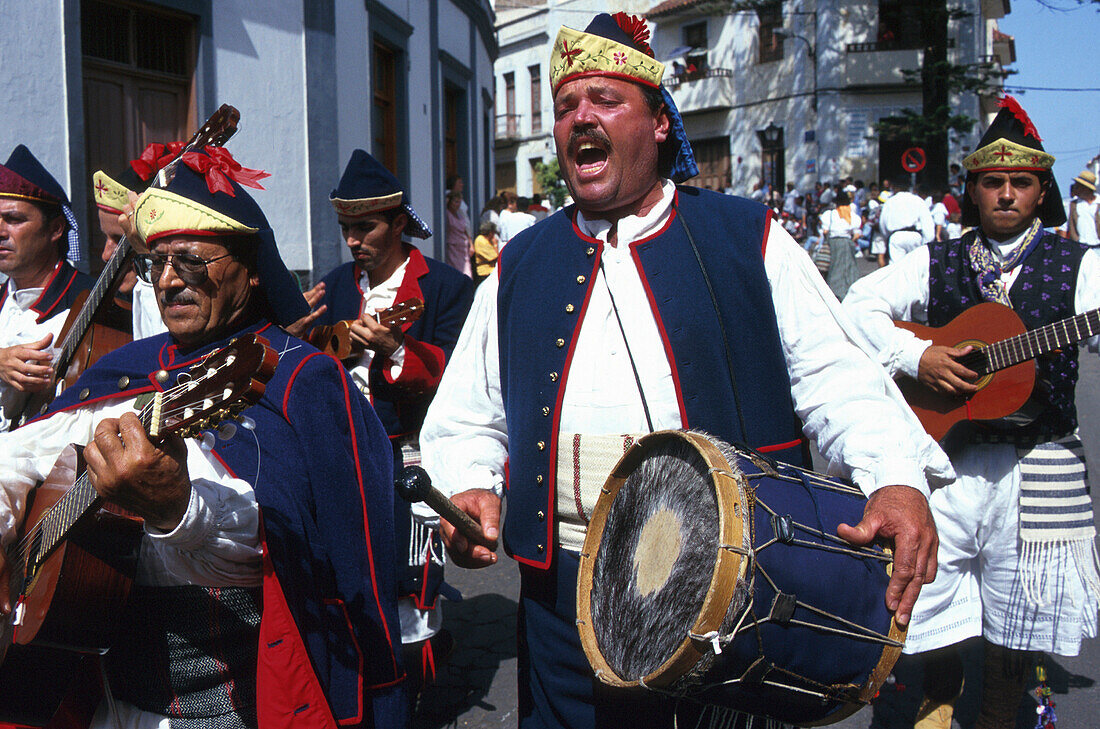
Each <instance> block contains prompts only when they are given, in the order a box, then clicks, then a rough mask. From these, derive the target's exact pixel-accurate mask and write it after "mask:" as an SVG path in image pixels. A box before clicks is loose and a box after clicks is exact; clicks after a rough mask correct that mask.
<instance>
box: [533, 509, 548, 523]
mask: <svg viewBox="0 0 1100 729" xmlns="http://www.w3.org/2000/svg"><path fill="white" fill-rule="evenodd" d="M535 517H536V518H537V519H538V520H539V521H546V513H545V512H542V511H540V512H539V513H537V514H535Z"/></svg>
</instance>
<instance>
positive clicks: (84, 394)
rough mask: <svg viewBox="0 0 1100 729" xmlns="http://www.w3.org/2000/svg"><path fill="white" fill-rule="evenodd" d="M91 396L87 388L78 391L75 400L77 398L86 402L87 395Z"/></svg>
mask: <svg viewBox="0 0 1100 729" xmlns="http://www.w3.org/2000/svg"><path fill="white" fill-rule="evenodd" d="M91 394H92V391H91V390H89V389H88V388H87V387H85V388H84V389H83V390H81V391H80V394H79V395H77V398H79V399H81V400H87V399H88V395H91Z"/></svg>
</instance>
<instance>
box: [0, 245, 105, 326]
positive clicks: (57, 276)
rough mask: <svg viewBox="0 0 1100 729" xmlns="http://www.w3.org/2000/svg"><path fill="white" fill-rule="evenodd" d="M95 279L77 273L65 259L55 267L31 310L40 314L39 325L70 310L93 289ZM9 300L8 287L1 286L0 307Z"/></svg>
mask: <svg viewBox="0 0 1100 729" xmlns="http://www.w3.org/2000/svg"><path fill="white" fill-rule="evenodd" d="M94 284H95V279H94V278H92V277H91V276H89V275H88V274H86V273H81V272H80V271H77V270H76V269H75V268H73V267H72V265H70V264H69V262H68V261H67V260H65V259H64V258H63V259H61V260H60V261H59V262H58V263H57V265H56V266H54V269H53V273H52V274H50V280H49V281H47V282H46V286H45V288H44V289H43V290H42V295H41V296H39V297H38V300H37V301H35V302H34V303H33V304H31V306H30V308H31V309H32V310H33V311H34V312H35V313H36V314H38V317H37V319H36V320H35V321H37V322H38V323H39V324H41V323H42V322H44V321H46V320H47V319H49V318H51V317H54V316H57V314H58V313H60V312H62V311H64V310H65V309H69V308H71V307H72V305H73V301H75V300H76V297H77V296H78V295H79V294H81V293H83V292H85V291H87V290H88V289H90V288H92V286H93V285H94ZM7 298H8V287H7V286H0V307H3V306H4V301H5V300H6V299H7Z"/></svg>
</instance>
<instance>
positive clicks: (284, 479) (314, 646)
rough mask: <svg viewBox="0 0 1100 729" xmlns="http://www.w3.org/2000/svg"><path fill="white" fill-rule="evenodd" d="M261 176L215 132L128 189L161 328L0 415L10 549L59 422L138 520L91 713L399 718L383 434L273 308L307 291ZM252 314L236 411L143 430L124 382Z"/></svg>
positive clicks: (100, 720)
mask: <svg viewBox="0 0 1100 729" xmlns="http://www.w3.org/2000/svg"><path fill="white" fill-rule="evenodd" d="M266 176H267V175H266V174H264V173H261V172H259V171H258V170H249V169H247V168H242V167H241V166H240V165H239V164H237V163H236V162H235V161H234V160H233V159H232V157H231V156H230V155H229V154H228V152H226V151H225V150H224V149H220V148H215V147H211V146H207V147H205V148H203V149H202V150H201V151H193V152H188V153H186V154H184V155H183V157H182V159H181V163H180V164H179V165H178V168H177V170H176V173H175V176H174V178H172V179H171V181H170V182H169V183H168V184H167V186H165V187H163V188H151V189H150V190H147V191H146V192H145V193H144V194H143V195H142V196H141V198H140V199H137V200H136V203H135V205H134V210H133V212H132V220H133V221H134V225H136V234H137V235H139V236H140V237H141V239H142V240H144V242H145V243H146V245H147V246H148V248H149V249H150V253H149V254H146V255H141V256H138V257H137V264H138V265H137V269H138V272H139V275H141V276H142V277H143V278H144V279H145V280H146V281H149V282H151V283H152V285H153V288H154V290H155V292H156V297H157V303H158V305H159V307H160V311H161V314H162V317H163V319H164V323H165V325H166V326H167V328H168V333H165V334H160V335H157V336H153V337H149V338H146V339H141V340H137V341H134V342H132V343H131V344H128V345H125V346H124V347H122V348H120V349H118V350H116V351H114V352H112V353H110V354H108V355H106V356H104V357H103V358H102V359H100V360H99V361H98V362H96V364H95V365H93V366H92V367H91V368H90V369H88V370H86V371H85V372H84V374H83V375H82V376H81V377H80V379H79V380H78V382H77V384H76V385H74V386H73V387H71V388H69V389H68V390H67V391H66V392H64V393H62V395H61V396H60V397H59V398H58V399H57V400H56V401H54V403H53V404H52V406H51V409H50V411H49V412H47V414H46V415H45V416H43V417H42V418H39V419H37V420H33V421H31V422H30V423H28V424H27V425H25V426H23V427H22V428H19V429H18V430H15V431H13V432H11V433H7V434H3V435H0V452H2V453H4V454H5V457H4V458H3V459H0V540H2V542H3V544H4V545H6V546H8V547H9V552H8V554H9V555H11V554H13V553H15V552H14V551H12V549H11V548H12V544H13V542H14V541H15V537H16V528H17V526H18V524H19V521H20V517H21V516H22V514H23V512H24V510H25V505H26V503H27V499H28V494H29V492H30V491H31V489H32V488H33V487H34V485H35V483H36V481H39V480H41V479H43V478H44V477H45V476H46V473H45V471H47V470H48V469H49V464H50V462H51V459H52V458H53V457H55V456H56V454H57V453H58V452H59V451H61V449H62V448H63V447H64V446H65V445H67V444H68V443H71V442H76V443H86V444H88V445H87V447H86V448H85V450H84V457H85V460H86V462H87V466H88V474H89V480H90V483H91V486H92V487H94V489H95V491H96V492H98V494H99V496H100V497H102V498H103V499H104V500H105V501H106V502H109V503H113V504H117V505H119V506H122V507H124V508H126V509H127V510H129V511H130V512H132V513H134V514H136V515H138V516H140V517H142V518H144V520H145V524H144V535H143V536H142V540H141V546H140V553H139V556H138V559H137V563H136V576H135V578H134V588H133V590H132V592H131V594H130V599H129V602H128V604H127V606H126V609H125V611H123V614H121V615H118V616H115V618H114V619H115V621H116V625H117V627H118V628H120V629H119V630H117V633H116V636H115V639H114V641H113V643H112V644H111V646H110V650H109V652H108V653H107V655H106V657H105V658H104V685H105V689H106V690H105V696H106V698H105V700H103V701H101V702H100V703H99V707H98V711H97V713H96V714H95V718H94V719H93V722H92V726H93V727H108V726H110V727H113V726H128V727H137V728H138V729H146V728H147V727H160V726H167V725H168V724H169V723H171V725H172V726H193V727H199V726H215V725H216V726H221V727H242V728H243V727H255V726H257V725H259V726H275V725H278V726H290V725H293V726H302V727H322V726H324V727H329V726H335V725H336V724H337V723H339V724H340V725H342V726H372V727H400V726H404V716H405V703H404V697H403V696H402V693H401V687H400V685H399V684H400V681H401V679H402V670H401V668H400V664H399V659H398V658H397V657H396V656H395V649H396V648H397V646H398V645H399V640H400V639H399V633H398V620H397V610H396V587H395V584H394V580H393V577H392V570H391V569H390V565H391V564H392V563H393V560H394V556H393V543H394V536H393V531H392V527H391V526H390V524H391V522H390V519H391V518H392V509H393V503H392V498H393V497H392V494H393V479H392V474H391V460H390V448H389V445H388V443H387V441H386V437H385V433H384V432H383V431H382V429H381V426H380V425H379V423H378V419H377V418H375V417H374V415H373V413H372V412H371V411H370V407H369V406H368V404H367V403H366V401H365V400H364V399H363V398H362V397H360V396H359V393H358V392H356V391H355V389H354V386H353V385H352V383H351V381H350V379H349V378H348V376H347V374H346V373H345V372H344V370H343V368H342V367H341V366H340V364H339V363H338V362H337V361H335V360H333V359H332V358H330V357H327V356H324V355H322V354H321V353H320V352H318V351H316V350H315V349H313V348H312V347H310V346H309V345H307V344H305V343H304V342H302V341H300V340H298V339H295V338H293V337H291V336H290V335H288V334H287V333H286V332H285V331H284V330H283V329H281V328H280V327H279V325H280V324H288V323H290V322H293V321H296V320H298V319H300V318H302V317H303V316H305V315H306V314H307V313H308V310H309V309H308V306H307V304H306V302H305V301H304V300H303V297H302V295H301V293H300V291H299V289H298V287H297V284H296V282H295V280H294V278H293V276H292V275H291V274H290V272H289V271H288V270H287V268H286V266H285V265H284V263H283V262H282V260H281V258H280V257H279V253H278V249H277V247H276V244H275V237H274V233H273V232H272V230H271V227H270V225H269V224H268V222H267V219H266V217H265V216H264V214H263V212H262V211H261V210H260V208H259V206H258V205H257V204H256V202H255V201H254V200H253V199H252V197H251V196H250V195H249V194H248V193H247V192H246V191H245V189H244V187H243V186H242V185H248V186H250V187H257V188H258V187H259V184H258V180H260V179H262V178H263V177H266ZM260 189H262V188H260ZM248 336H254V337H262V338H263V339H265V340H266V341H267V344H268V346H269V347H270V349H272V350H273V352H272V353H271V355H270V356H271V358H272V359H274V360H275V361H276V362H277V364H275V365H274V367H273V372H272V373H271V374H270V379H269V380H268V381H267V383H266V386H265V387H264V388H262V397H260V398H259V400H258V402H257V403H256V405H255V406H253V407H252V408H250V409H248V410H247V411H245V413H246V416H247V417H248V419H247V420H245V421H242V423H241V425H240V427H237V428H228V429H226V428H223V429H222V430H220V432H219V436H220V439H218V440H215V439H214V438H213V437H212V435H210V434H208V437H207V442H206V443H204V444H202V445H200V444H199V443H197V442H196V441H194V440H188V441H184V440H182V439H181V438H179V437H178V436H174V435H169V436H167V437H164V438H152V437H150V436H149V435H148V434H147V432H146V430H145V428H144V427H143V426H142V423H141V422H140V421H139V419H138V418H137V417H136V416H135V415H134V405H135V398H138V402H140V398H142V397H149V396H150V395H152V396H154V402H156V399H155V397H156V395H157V394H158V393H160V394H167V393H168V392H181V391H187V390H188V389H190V388H192V387H195V386H198V384H199V382H198V381H199V380H200V379H201V378H202V376H203V375H202V368H201V367H200V368H199V370H198V372H197V373H194V372H193V371H192V367H193V365H194V364H195V363H196V362H198V361H199V359H200V358H202V357H203V356H204V355H206V354H207V353H210V352H214V351H220V350H224V349H225V348H226V347H227V345H231V343H232V342H234V341H238V338H242V337H248ZM183 415H184V416H186V411H184V413H183ZM18 562H19V560H9V563H8V567H9V568H12V566H13V563H14V565H15V566H18ZM15 589H16V591H20V590H21V591H23V593H24V594H27V593H29V592H30V591H31V590H32V589H33V586H32V585H28V584H27V582H26V581H24V583H23V585H22V586H18V585H17V586H16V587H15ZM3 591H4V592H7V590H3ZM8 597H9V599H7V600H5V601H4V603H5V604H4V607H5V612H10V613H12V617H11V618H10V620H11V622H12V623H14V624H15V625H16V626H18V625H19V624H20V621H21V620H22V615H21V611H20V609H19V607H18V605H16V604H14V603H16V602H17V600H18V599H19V596H18V595H16V594H11V595H9V596H8ZM21 604H22V601H21V600H19V605H21ZM2 673H3V666H0V674H2ZM5 680H7V679H4V678H0V684H3V683H4V681H5ZM2 690H3V686H2V685H0V695H10V694H5V693H2ZM15 695H17V696H18V695H20V694H15ZM22 696H26V693H24V694H22ZM14 701H18V700H14ZM2 704H3V702H0V716H2V715H3V711H4V710H5V708H11V707H10V706H9V707H5V706H3V705H2Z"/></svg>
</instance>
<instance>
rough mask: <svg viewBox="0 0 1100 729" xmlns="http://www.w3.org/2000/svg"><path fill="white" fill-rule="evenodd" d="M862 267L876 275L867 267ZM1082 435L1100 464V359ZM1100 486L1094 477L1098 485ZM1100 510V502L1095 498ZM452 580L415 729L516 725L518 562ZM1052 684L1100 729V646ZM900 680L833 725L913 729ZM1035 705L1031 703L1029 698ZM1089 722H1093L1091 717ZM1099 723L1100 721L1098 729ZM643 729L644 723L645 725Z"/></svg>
mask: <svg viewBox="0 0 1100 729" xmlns="http://www.w3.org/2000/svg"><path fill="white" fill-rule="evenodd" d="M861 268H862V269H864V270H865V271H869V270H871V268H870V265H869V264H866V263H864V262H862V261H861ZM1077 399H1078V409H1079V411H1080V420H1081V430H1082V434H1083V439H1084V441H1085V448H1086V451H1087V453H1088V458H1089V461H1090V463H1092V464H1094V469H1095V468H1097V466H1096V464H1100V361H1098V359H1097V357H1096V356H1095V355H1089V354H1088V353H1085V354H1084V356H1082V367H1081V384H1080V386H1079V387H1078V398H1077ZM1094 480H1095V479H1094ZM1093 502H1094V505H1096V506H1097V507H1098V511H1100V499H1098V498H1097V494H1096V492H1094V493H1093ZM447 575H448V576H447V579H448V582H450V583H451V584H453V585H455V587H457V588H458V589H459V590H461V591H462V593H463V595H464V596H465V599H464V600H463V601H462V602H461V603H458V604H453V603H446V604H445V605H444V610H445V612H444V625H445V626H446V627H447V628H448V629H449V630H450V631H451V632H452V633H453V634H454V637H455V650H454V652H453V654H452V655H451V657H450V660H449V662H448V663H447V664H446V665H445V666H443V667H442V668H441V670H440V676H439V681H438V682H437V683H436V685H434V686H432V687H429V688H428V689H427V690H426V691H425V694H424V697H423V700H422V702H421V710H420V711H419V713H418V715H417V717H416V720H415V722H414V727H417V728H418V729H419V728H423V729H428V728H431V729H436V728H441V727H472V728H478V729H488V728H490V727H500V726H505V727H510V726H515V724H516V648H515V626H516V616H515V611H516V601H517V597H518V594H519V575H518V570H517V569H516V565H515V562H513V561H511V560H509V559H507V558H503V559H501V560H500V562H498V564H496V565H494V566H493V567H491V568H488V569H485V570H479V571H467V570H461V569H458V568H456V567H453V566H448V573H447ZM976 655H980V649H978V650H977V651H975V650H974V647H973V646H972V647H970V649H969V650H968V651H967V677H966V687H967V690H966V692H965V693H964V696H963V699H962V700H961V701H960V704H959V707H958V709H957V711H956V720H957V721H956V724H955V726H957V727H960V728H961V729H969V727H970V726H971V725H972V723H973V720H974V717H975V715H976V711H977V706H976V699H975V696H976V689H977V687H978V686H979V684H980V680H981V678H980V676H981V672H980V666H979V663H978V661H977V660H976ZM1046 660H1047V662H1046V665H1047V670H1048V674H1049V683H1050V685H1051V687H1052V688H1053V690H1054V701H1055V703H1056V704H1057V710H1056V711H1057V715H1058V727H1059V729H1090V728H1091V727H1094V726H1097V724H1100V721H1098V720H1097V717H1100V687H1098V686H1097V685H1096V681H1097V679H1098V678H1100V641H1096V640H1093V641H1088V642H1086V644H1085V646H1084V648H1083V651H1082V654H1081V655H1080V656H1078V657H1076V658H1059V657H1048V658H1047V659H1046ZM895 675H896V678H897V680H896V682H895V683H894V684H893V685H890V686H887V687H886V688H884V690H883V692H882V695H881V696H880V698H879V699H878V700H877V701H876V702H875V703H874V705H873V706H872V707H871V708H868V709H864V710H862V711H860V712H859V713H857V714H856V715H855V716H853V717H850V718H849V719H846V720H845V721H843V722H841V723H839V724H836V725H834V726H836V727H839V728H840V729H869V728H870V729H902V728H903V727H911V726H912V716H913V714H914V713H915V710H916V704H917V702H918V700H919V697H920V679H921V676H920V671H919V669H918V668H916V667H915V666H913V665H912V664H911V663H910V662H908V661H905V660H904V659H903V661H902V662H900V663H899V664H898V666H897V668H896V670H895ZM1028 700H1029V701H1031V703H1032V704H1033V703H1034V702H1033V701H1032V699H1031V697H1029V698H1028ZM1089 717H1092V718H1091V719H1090V718H1089ZM1094 722H1097V723H1094ZM638 726H639V729H640V728H641V727H644V723H643V722H640V723H639V725H638ZM1034 726H1035V714H1034V710H1033V709H1032V708H1031V707H1029V706H1024V705H1021V713H1020V720H1019V723H1018V729H1032V727H1034Z"/></svg>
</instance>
